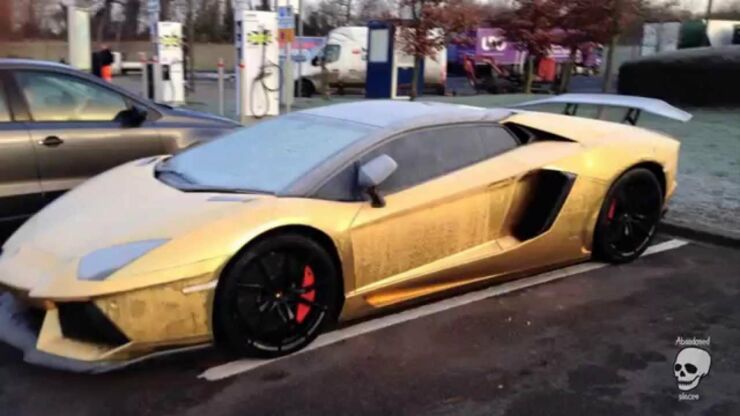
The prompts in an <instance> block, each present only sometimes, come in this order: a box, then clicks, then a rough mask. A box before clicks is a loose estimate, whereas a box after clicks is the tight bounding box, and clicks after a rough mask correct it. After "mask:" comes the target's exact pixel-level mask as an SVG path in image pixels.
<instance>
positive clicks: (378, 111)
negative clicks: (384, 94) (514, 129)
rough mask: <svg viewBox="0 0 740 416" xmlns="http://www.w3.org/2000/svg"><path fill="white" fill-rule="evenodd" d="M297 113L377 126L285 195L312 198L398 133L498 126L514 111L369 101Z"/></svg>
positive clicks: (393, 101)
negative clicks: (319, 186) (335, 176)
mask: <svg viewBox="0 0 740 416" xmlns="http://www.w3.org/2000/svg"><path fill="white" fill-rule="evenodd" d="M298 113H302V114H310V115H312V116H315V117H325V118H332V119H338V120H342V121H345V122H349V123H358V124H363V125H367V126H372V127H375V130H374V131H373V132H372V133H370V134H368V135H367V136H365V137H363V138H361V139H359V140H357V141H355V142H354V143H352V144H351V145H349V146H347V147H346V148H344V149H342V150H341V151H339V152H338V153H336V154H335V155H333V156H332V157H331V158H329V159H328V160H326V161H325V162H324V163H322V164H321V165H320V166H318V167H316V168H315V169H314V170H313V171H312V172H310V173H309V174H307V175H305V176H304V177H302V178H301V179H299V180H298V181H296V182H295V183H293V184H291V186H290V187H289V189H288V190H287V191H286V192H285V193H284V195H287V196H305V195H310V194H311V193H312V192H313V191H315V190H316V189H315V188H316V185H317V183H319V182H320V181H321V180H322V179H323V178H327V177H329V176H330V175H331V174H332V173H333V172H336V171H338V170H339V169H341V168H342V167H344V166H346V165H347V164H348V163H351V162H352V161H353V160H355V159H356V158H357V156H358V155H360V154H362V153H364V152H366V151H368V150H369V149H372V148H374V147H375V146H378V145H380V144H381V143H383V142H384V141H386V140H389V139H392V138H393V137H394V136H396V135H397V134H400V133H403V132H407V131H410V130H415V129H419V128H428V127H431V128H433V127H437V126H445V125H451V124H457V123H478V122H484V123H496V122H498V121H501V120H503V119H505V118H507V117H509V116H510V115H511V114H512V113H513V112H512V110H509V109H502V108H493V109H487V108H482V107H472V106H466V105H458V104H448V103H439V102H429V101H398V100H366V101H356V102H350V103H343V104H335V105H329V106H324V107H317V108H313V109H309V110H303V111H299V112H298ZM451 139H454V138H451Z"/></svg>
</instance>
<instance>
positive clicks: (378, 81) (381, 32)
mask: <svg viewBox="0 0 740 416" xmlns="http://www.w3.org/2000/svg"><path fill="white" fill-rule="evenodd" d="M367 26H368V40H367V49H368V52H367V79H366V88H365V96H366V97H367V98H391V99H396V98H403V97H402V96H401V95H399V87H402V88H405V89H408V90H409V91H410V90H411V83H412V82H413V81H412V80H413V74H414V58H413V56H411V55H408V54H406V53H404V52H403V48H402V47H401V46H400V45H399V44H398V43H399V41H400V39H399V36H398V31H397V30H396V27H395V25H393V23H391V22H388V21H384V20H371V21H370V22H368V25H367ZM419 70H420V72H421V74H422V76H420V77H419V83H418V88H417V91H418V92H419V94H421V93H422V91H424V76H423V74H424V62H423V61H422V62H421V68H420V69H419Z"/></svg>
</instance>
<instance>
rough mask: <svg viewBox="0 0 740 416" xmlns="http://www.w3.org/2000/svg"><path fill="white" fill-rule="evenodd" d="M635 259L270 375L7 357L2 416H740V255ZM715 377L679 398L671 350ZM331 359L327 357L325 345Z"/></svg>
mask: <svg viewBox="0 0 740 416" xmlns="http://www.w3.org/2000/svg"><path fill="white" fill-rule="evenodd" d="M656 244H657V246H655V247H654V248H653V249H651V250H649V253H650V254H648V255H645V256H644V257H643V258H641V259H639V260H638V261H636V262H634V263H631V264H626V265H621V266H605V265H602V264H597V263H585V264H581V265H576V266H571V267H568V268H566V269H561V270H558V271H555V272H550V273H548V274H545V275H541V276H536V277H533V278H527V279H524V280H519V281H513V282H509V283H503V284H498V285H494V286H491V287H488V288H484V289H479V290H478V291H475V292H469V293H467V294H458V295H456V296H455V297H451V298H450V297H446V298H445V299H444V300H441V301H440V300H437V301H435V302H432V303H429V304H427V305H424V306H420V307H416V308H413V309H406V310H403V311H400V312H398V313H395V314H391V315H386V316H381V317H378V318H376V319H373V320H370V321H365V322H361V323H353V324H352V325H349V326H347V327H344V328H341V329H339V331H335V332H333V333H330V334H328V335H325V336H324V337H323V338H320V339H319V341H321V340H322V339H323V340H324V341H322V342H318V344H320V345H319V346H318V347H317V348H313V349H311V350H310V351H306V352H303V353H300V354H298V355H295V356H291V357H287V358H284V359H281V360H277V361H270V362H264V361H260V362H256V361H249V360H247V361H236V362H233V361H232V360H233V358H230V357H226V356H224V355H222V354H220V353H218V352H216V351H214V350H212V349H208V350H204V351H199V352H192V353H186V354H180V355H176V356H171V357H168V358H164V359H158V360H153V361H149V362H145V363H141V364H139V365H136V366H134V367H131V368H128V369H125V370H122V371H118V372H114V373H108V374H102V375H97V376H91V375H82V374H69V373H62V372H57V371H52V370H46V369H42V368H36V367H32V366H29V365H27V364H25V363H23V362H22V359H21V355H20V353H18V352H16V351H14V350H13V349H11V348H10V347H7V346H4V345H3V346H0V409H3V414H7V415H33V414H47V413H49V412H53V413H54V414H58V415H100V414H111V415H116V414H138V415H161V414H183V415H187V414H198V415H201V414H210V415H221V414H266V415H268V414H306V413H308V414H353V415H358V414H468V415H476V414H481V415H482V414H486V415H489V414H502V415H543V414H547V415H576V414H582V415H611V414H654V415H674V414H675V415H684V414H687V415H688V414H691V415H693V414H701V415H737V414H738V412H739V411H740V402H739V401H738V397H740V387H738V386H740V350H738V349H737V345H738V344H739V343H740V280H738V270H740V256H738V251H737V250H736V249H732V248H727V247H719V246H711V245H706V244H703V243H699V242H688V244H685V245H684V243H683V242H681V241H680V240H675V239H673V238H672V237H670V236H667V235H661V236H659V239H658V241H656ZM679 337H681V338H684V339H691V338H694V337H695V338H697V339H706V338H709V340H710V345H709V346H708V347H707V348H706V349H707V350H708V351H709V352H710V353H711V358H712V363H711V370H710V372H709V374H708V375H707V376H706V377H705V378H704V379H702V381H701V384H700V386H699V387H698V388H697V389H695V390H694V391H692V393H696V396H695V397H694V396H692V397H690V398H689V399H686V398H685V397H684V398H683V399H680V396H679V393H680V390H678V388H677V385H676V379H675V377H674V370H673V365H674V358H675V357H676V354H677V353H678V351H679V350H680V349H681V347H680V346H677V345H676V341H677V338H679ZM322 345H324V346H322Z"/></svg>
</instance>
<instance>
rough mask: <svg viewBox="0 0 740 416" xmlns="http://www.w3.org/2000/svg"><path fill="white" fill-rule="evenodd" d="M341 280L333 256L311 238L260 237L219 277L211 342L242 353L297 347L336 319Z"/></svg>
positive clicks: (288, 235) (276, 353)
mask: <svg viewBox="0 0 740 416" xmlns="http://www.w3.org/2000/svg"><path fill="white" fill-rule="evenodd" d="M340 282H341V281H340V276H339V272H338V270H337V268H336V266H335V263H334V261H333V260H332V257H331V256H330V255H329V253H327V252H326V250H324V249H323V248H322V247H321V245H320V244H318V243H317V242H316V241H314V240H312V239H310V238H308V237H305V236H303V235H300V234H294V233H285V234H277V235H274V236H270V237H267V238H265V239H263V240H259V241H257V242H256V243H254V244H253V245H252V246H251V247H248V249H247V250H246V251H243V252H242V253H240V254H238V255H237V257H236V258H235V259H234V261H233V262H232V264H231V265H230V266H229V267H228V268H227V269H226V271H225V273H224V274H223V275H222V277H221V280H220V281H219V284H218V288H217V291H216V299H215V302H214V312H213V315H214V316H213V321H214V327H215V328H214V332H215V337H216V343H217V344H218V345H219V346H221V347H223V348H225V349H226V350H228V351H229V352H231V353H235V354H238V355H242V356H255V357H263V358H269V357H277V356H281V355H287V354H290V353H293V352H295V351H298V350H300V349H301V348H303V347H305V346H306V345H308V344H310V343H311V342H312V341H313V340H314V339H315V338H316V337H317V336H318V335H319V333H321V332H322V331H323V330H325V329H326V328H327V326H328V325H331V324H333V323H335V322H336V319H337V316H338V314H339V305H340V304H341V302H340V299H341V283H340Z"/></svg>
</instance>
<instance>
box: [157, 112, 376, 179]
mask: <svg viewBox="0 0 740 416" xmlns="http://www.w3.org/2000/svg"><path fill="white" fill-rule="evenodd" d="M375 129H376V128H375V127H372V126H368V125H364V124H359V123H354V122H349V121H344V120H338V119H332V118H328V117H319V116H312V115H308V114H291V115H288V116H283V117H278V118H275V119H272V120H268V121H263V122H260V123H257V124H255V125H253V126H250V127H247V128H243V129H239V130H237V131H235V132H233V133H230V134H228V135H226V136H223V137H221V138H219V139H217V140H214V141H212V142H208V143H205V144H202V145H200V146H196V147H193V148H191V149H189V150H187V151H184V152H182V153H180V154H179V155H177V156H174V157H172V158H170V159H168V160H166V161H165V162H163V163H161V164H160V165H159V166H158V167H157V171H158V173H159V174H160V175H163V174H164V175H166V174H169V175H171V176H175V177H177V180H178V182H180V183H181V184H182V186H181V187H182V188H183V189H188V188H189V189H191V190H209V189H212V190H214V191H233V192H263V193H272V194H274V193H278V192H279V191H281V190H283V189H285V188H286V187H287V186H288V185H290V184H291V183H293V182H294V181H296V180H297V179H299V178H301V177H302V176H303V175H305V174H307V173H308V172H309V171H311V170H312V169H313V168H315V167H317V166H318V165H320V164H321V163H322V162H323V161H324V160H326V159H327V158H329V157H331V156H332V155H334V154H336V153H337V152H339V151H340V150H342V149H343V148H345V147H347V146H348V145H350V144H351V143H353V142H355V141H357V140H358V139H360V138H362V137H364V136H366V135H367V134H368V133H370V132H371V131H373V130H375Z"/></svg>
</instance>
